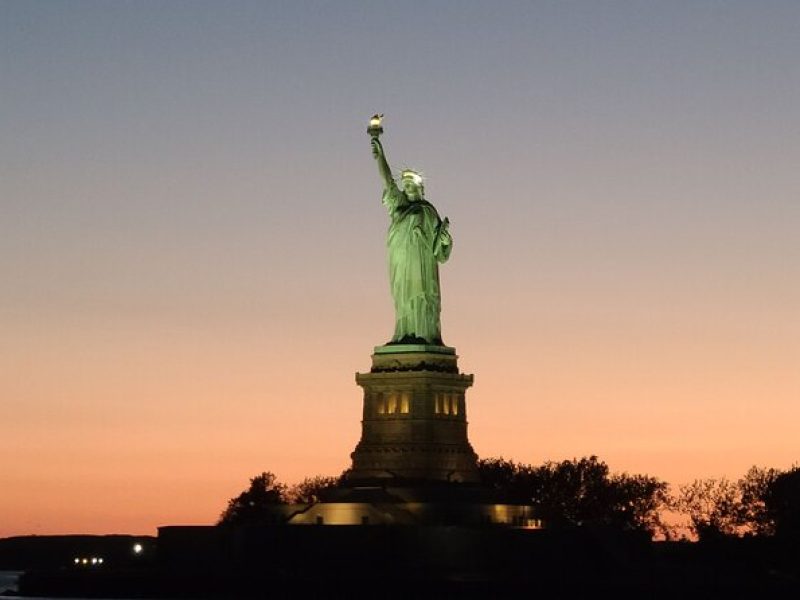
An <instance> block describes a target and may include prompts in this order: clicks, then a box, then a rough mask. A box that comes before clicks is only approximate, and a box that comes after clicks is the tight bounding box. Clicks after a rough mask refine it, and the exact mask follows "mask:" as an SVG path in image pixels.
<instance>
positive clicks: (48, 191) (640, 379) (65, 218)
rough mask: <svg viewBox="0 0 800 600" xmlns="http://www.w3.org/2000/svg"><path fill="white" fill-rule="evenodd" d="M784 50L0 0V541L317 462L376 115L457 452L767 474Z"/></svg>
mask: <svg viewBox="0 0 800 600" xmlns="http://www.w3.org/2000/svg"><path fill="white" fill-rule="evenodd" d="M798 57H800V3H798V2H795V1H786V2H778V1H769V0H766V1H760V2H743V1H742V2H736V1H725V2H722V1H697V2H680V1H671V2H661V3H651V2H621V1H620V2H593V1H587V2H536V1H529V2H488V1H487V2H468V1H464V0H459V1H453V2H386V3H384V2H367V1H365V2H344V1H340V2H322V1H319V2H289V1H287V2H201V1H198V0H192V1H187V2H177V1H173V2H85V1H78V0H75V1H71V2H28V1H7V0H6V1H2V2H0V409H2V412H1V413H0V415H2V421H1V422H2V425H3V426H2V431H1V433H0V484H1V486H0V488H1V491H0V536H5V535H14V534H27V533H39V534H46V533H68V532H87V533H102V532H120V533H125V532H129V533H150V534H152V533H154V532H155V529H156V527H157V526H159V525H165V524H194V523H196V524H204V523H211V522H213V521H214V520H215V519H216V518H217V517H218V515H219V513H220V511H221V510H222V509H223V508H224V506H225V503H226V501H227V499H228V498H230V497H231V496H234V495H236V494H237V493H238V492H240V491H241V490H242V489H243V488H244V487H246V485H247V482H248V479H249V478H250V477H252V476H253V475H255V474H257V473H259V472H261V471H263V470H270V471H273V472H275V473H276V474H277V475H278V477H279V478H280V479H281V480H283V481H285V482H287V483H291V482H296V481H298V480H300V479H302V478H303V477H304V476H306V475H315V474H338V473H339V472H341V471H342V470H343V469H344V468H346V467H347V466H348V465H349V453H350V452H351V451H352V449H353V447H354V446H355V443H356V442H357V440H358V437H359V435H360V417H361V394H360V392H361V390H360V389H359V388H358V387H357V386H356V385H355V380H354V373H355V372H356V371H365V370H368V369H369V365H370V354H371V352H372V348H373V346H375V345H378V344H382V343H384V342H386V341H387V340H388V339H389V337H390V336H391V333H392V330H393V311H392V304H391V298H390V295H389V289H388V279H387V272H386V256H385V233H386V229H387V226H388V217H387V215H386V212H385V209H384V208H383V207H382V206H381V203H380V193H381V184H380V180H379V177H378V174H377V169H376V166H375V161H374V160H373V158H372V156H371V152H370V146H369V138H368V136H367V134H366V131H365V130H366V125H367V119H368V118H369V116H370V115H372V114H373V113H374V112H383V113H385V114H386V120H385V127H386V133H385V135H384V137H383V140H384V144H385V148H386V151H387V156H388V159H389V162H390V164H391V165H393V166H394V167H395V168H396V169H399V168H401V167H405V166H410V167H416V168H419V169H421V170H422V171H423V172H424V173H425V175H426V177H427V182H426V192H427V196H428V198H429V199H430V200H431V201H432V202H433V203H434V204H435V205H436V206H437V208H438V209H439V212H440V213H441V214H442V215H443V216H445V215H446V216H448V217H449V218H450V221H451V231H452V233H453V237H454V239H455V243H454V251H453V255H452V258H451V260H450V262H448V263H447V264H446V265H444V266H443V267H442V269H441V279H442V289H443V314H442V325H443V334H444V340H445V342H446V343H448V344H449V345H453V346H455V347H456V348H457V351H458V354H459V355H460V357H461V358H460V364H461V367H462V370H463V371H464V372H466V373H474V374H475V386H474V388H472V389H471V390H470V391H469V392H468V395H467V401H468V418H469V421H470V439H471V441H472V444H473V446H474V447H475V450H476V451H477V452H478V454H479V455H481V456H483V457H488V456H501V455H502V456H504V457H506V458H513V459H515V460H518V461H523V462H531V463H540V462H542V461H544V460H549V459H552V460H560V459H564V458H572V457H580V456H584V455H589V454H597V455H598V456H600V458H601V459H603V460H605V461H607V462H608V463H609V465H610V466H611V468H612V470H615V471H628V472H635V473H648V474H650V475H654V476H658V477H661V478H663V479H665V480H667V481H669V482H671V483H672V484H673V485H674V486H677V485H679V484H681V483H686V482H690V481H691V480H693V479H695V478H699V477H720V476H727V477H730V478H736V477H738V476H740V475H741V474H743V473H744V471H745V470H746V469H747V468H748V467H749V466H751V465H753V464H758V465H760V466H772V467H779V468H786V467H789V466H790V465H791V464H792V463H793V462H794V461H797V460H800V434H799V433H798V431H799V430H800V233H799V232H800V60H799V59H798Z"/></svg>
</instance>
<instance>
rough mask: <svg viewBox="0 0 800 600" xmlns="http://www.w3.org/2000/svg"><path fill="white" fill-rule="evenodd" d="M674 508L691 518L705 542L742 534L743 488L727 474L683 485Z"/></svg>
mask: <svg viewBox="0 0 800 600" xmlns="http://www.w3.org/2000/svg"><path fill="white" fill-rule="evenodd" d="M673 508H674V509H675V510H676V511H677V512H680V513H683V514H685V515H687V516H688V517H689V521H690V523H691V528H692V530H693V531H694V532H695V534H696V535H697V537H698V538H699V539H700V540H701V541H703V540H708V539H713V538H718V537H723V536H732V535H736V534H737V533H739V526H740V515H741V503H740V495H739V488H738V486H737V485H736V484H735V483H734V482H732V481H729V480H728V479H725V478H724V477H723V478H722V479H696V480H695V481H693V482H692V483H690V484H689V485H682V486H681V487H680V489H679V492H678V497H677V498H676V499H675V503H674V505H673Z"/></svg>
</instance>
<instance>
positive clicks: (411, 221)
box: [367, 115, 453, 346]
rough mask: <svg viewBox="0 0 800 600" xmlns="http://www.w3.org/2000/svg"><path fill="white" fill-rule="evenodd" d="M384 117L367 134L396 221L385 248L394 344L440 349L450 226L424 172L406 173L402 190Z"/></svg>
mask: <svg viewBox="0 0 800 600" xmlns="http://www.w3.org/2000/svg"><path fill="white" fill-rule="evenodd" d="M382 116H383V115H375V116H374V117H373V118H372V119H370V125H369V127H368V128H367V133H369V135H370V137H371V144H372V155H373V156H374V157H375V160H377V161H378V172H379V173H380V175H381V179H382V180H383V204H384V205H385V206H386V208H387V209H388V210H389V217H390V219H391V223H390V225H389V233H388V236H387V238H386V245H387V247H388V250H389V283H390V285H391V290H392V298H393V299H394V309H395V330H394V335H393V336H392V341H391V342H389V343H390V344H425V345H436V346H440V345H442V333H441V325H440V321H439V314H440V312H441V294H440V291H439V263H443V262H445V261H446V260H447V259H448V258H449V257H450V251H451V250H452V244H453V238H452V237H451V235H450V231H449V224H450V222H449V221H448V220H447V219H444V220H442V219H441V218H439V213H438V212H436V208H434V206H433V204H431V203H430V202H428V201H427V200H426V199H425V186H424V182H423V179H422V176H421V175H420V174H419V173H417V172H416V171H413V170H411V169H404V170H403V172H402V174H401V177H400V181H399V186H398V184H397V183H395V181H394V178H393V177H392V171H391V169H390V168H389V163H388V162H386V155H385V154H384V151H383V145H382V144H381V141H380V139H379V136H380V134H381V133H383V127H382V126H381V117H382Z"/></svg>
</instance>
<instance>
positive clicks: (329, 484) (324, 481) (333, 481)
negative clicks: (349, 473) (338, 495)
mask: <svg viewBox="0 0 800 600" xmlns="http://www.w3.org/2000/svg"><path fill="white" fill-rule="evenodd" d="M341 482H342V476H341V475H340V476H339V477H333V476H329V475H316V476H315V477H306V478H305V479H304V480H303V481H301V482H300V483H298V484H295V485H293V486H292V487H291V488H290V489H289V492H288V498H289V500H290V501H291V502H297V503H301V504H311V503H312V502H318V501H319V500H322V499H324V498H325V496H326V495H327V494H328V493H329V492H330V491H332V490H335V489H336V488H338V487H339V486H340V485H341Z"/></svg>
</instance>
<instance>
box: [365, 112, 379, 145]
mask: <svg viewBox="0 0 800 600" xmlns="http://www.w3.org/2000/svg"><path fill="white" fill-rule="evenodd" d="M382 122H383V115H382V114H380V115H377V114H376V115H372V118H371V119H370V120H369V127H367V133H368V134H369V136H370V137H371V138H372V139H375V140H377V139H378V137H379V136H380V135H381V134H382V133H383V124H382Z"/></svg>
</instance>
